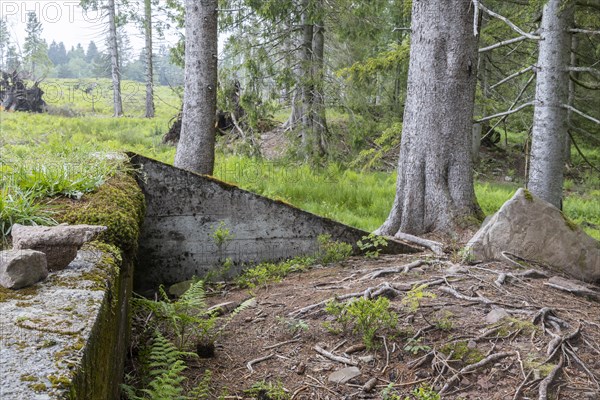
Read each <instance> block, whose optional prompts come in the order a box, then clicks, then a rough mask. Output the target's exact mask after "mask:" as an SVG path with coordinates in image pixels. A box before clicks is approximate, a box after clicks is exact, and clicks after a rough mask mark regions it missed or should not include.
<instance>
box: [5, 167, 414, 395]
mask: <svg viewBox="0 0 600 400" xmlns="http://www.w3.org/2000/svg"><path fill="white" fill-rule="evenodd" d="M130 156H132V163H133V165H134V166H135V167H137V168H138V169H139V175H138V183H139V185H140V187H141V189H142V191H143V194H144V195H145V201H146V210H147V211H146V215H145V219H144V221H143V226H142V229H141V234H140V235H139V248H138V249H137V251H136V246H135V242H136V239H137V238H138V235H137V229H132V230H131V232H130V233H131V237H129V236H127V237H126V238H123V237H122V235H120V233H122V229H123V226H122V224H121V223H120V222H121V220H124V221H129V220H131V221H133V222H132V223H135V222H136V221H137V222H141V217H142V216H143V214H144V211H143V209H144V207H143V198H142V193H141V192H140V188H138V187H137V185H136V184H135V182H134V181H133V179H132V178H131V177H129V179H130V180H131V183H132V185H133V187H135V189H136V191H137V193H138V195H139V204H138V203H136V202H131V203H132V204H127V205H123V206H122V208H119V207H118V202H117V201H116V200H115V199H114V198H113V197H109V201H114V202H115V203H114V204H112V203H111V204H110V205H109V209H110V211H111V212H113V213H114V214H119V213H127V214H128V215H129V214H139V215H138V216H139V218H137V217H136V218H131V219H127V218H125V219H120V220H119V221H117V222H118V223H115V221H114V220H116V217H115V215H113V214H110V213H108V214H106V215H107V217H106V218H104V216H105V213H99V212H98V210H96V209H95V208H94V207H105V206H106V205H102V204H97V203H95V202H90V203H89V204H88V205H90V206H89V207H86V208H85V210H84V211H82V212H85V213H89V214H90V216H97V215H100V216H101V217H102V218H96V217H94V218H91V217H90V218H89V219H90V220H93V222H94V223H100V224H105V225H107V226H108V230H107V231H106V232H104V233H106V235H104V233H103V235H104V236H102V235H101V236H100V237H99V240H100V242H92V243H88V244H86V245H84V247H83V248H82V249H81V250H79V251H77V257H76V258H75V260H73V261H72V262H70V263H69V265H68V266H66V268H64V269H60V268H58V269H55V270H53V271H50V272H49V274H48V278H47V279H46V280H44V281H42V282H38V283H36V284H35V285H33V286H30V287H27V288H24V289H21V290H11V289H6V288H2V287H0V382H2V384H1V385H0V398H2V399H35V400H52V399H64V398H68V399H94V400H95V399H98V400H100V399H103V400H104V399H115V400H116V399H118V398H119V389H120V386H119V384H120V382H121V380H122V377H123V366H124V361H125V356H126V351H127V346H128V341H129V323H130V315H129V300H130V299H131V295H132V286H133V282H135V286H136V288H137V290H138V291H139V292H142V291H145V290H146V289H149V290H151V289H156V287H158V286H159V285H160V284H165V285H168V284H170V283H176V282H181V281H185V280H187V279H189V278H191V277H193V276H202V275H204V274H206V273H207V272H209V271H212V270H215V269H219V268H220V266H222V265H223V262H224V261H225V260H227V259H231V260H232V262H233V264H234V268H232V270H231V271H230V273H231V274H235V273H236V272H237V271H239V270H240V269H241V268H243V267H244V266H250V265H251V263H256V262H261V261H277V260H282V259H287V258H291V257H295V256H301V255H311V254H314V253H315V252H317V250H318V242H317V237H318V236H319V235H321V234H329V235H331V238H332V239H333V240H336V241H344V242H347V243H351V244H353V245H354V246H355V250H356V251H357V252H358V249H357V248H356V242H357V241H358V240H359V239H361V238H362V237H363V236H366V235H368V232H365V231H362V230H359V229H355V228H352V227H348V226H346V225H343V224H340V223H337V222H335V221H332V220H329V219H326V218H321V217H318V216H316V215H313V214H310V213H308V212H305V211H302V210H300V209H297V208H295V207H292V206H290V205H288V204H285V203H283V202H280V201H274V200H270V199H267V198H265V197H263V196H259V195H256V194H253V193H250V192H247V191H244V190H241V189H239V188H237V187H235V186H233V185H230V184H227V183H224V182H221V181H219V180H217V179H214V178H211V177H206V176H201V175H197V174H194V173H191V172H187V171H183V170H180V169H177V168H174V167H172V166H169V165H166V164H163V163H160V162H158V161H154V160H150V159H148V158H145V157H141V156H139V155H130ZM121 190H122V192H119V193H120V194H119V195H126V196H131V194H130V193H129V192H128V191H126V190H125V189H121ZM98 192H101V189H100V190H99V191H98ZM110 193H111V194H114V192H110ZM91 196H93V195H91ZM102 198H105V197H102ZM125 203H128V202H125ZM102 210H104V209H102ZM83 217H85V216H83ZM82 219H83V220H86V221H87V220H88V219H86V218H82ZM111 223H112V224H113V225H114V226H112V225H111ZM219 227H221V228H222V229H224V230H227V231H229V233H230V235H231V239H232V240H231V241H226V242H224V243H218V241H217V240H215V238H214V234H215V231H216V230H218V229H219ZM136 228H137V226H136ZM98 229H100V228H98ZM17 230H18V229H17ZM42 230H43V229H42ZM101 230H104V229H101ZM17 233H18V232H17ZM17 236H18V235H17ZM86 238H87V236H86ZM89 238H91V237H89ZM89 238H88V239H89ZM17 239H18V238H17ZM129 239H132V241H131V243H130V240H129ZM16 242H19V243H21V241H20V239H19V240H16ZM38 245H40V246H42V245H43V243H41V244H40V243H36V246H38ZM130 245H131V246H130ZM78 246H79V245H78ZM78 246H77V247H78ZM42 247H43V246H42ZM36 248H37V247H36ZM76 250H77V248H75V249H74V250H73V251H76ZM19 251H25V250H19ZM385 251H386V252H389V253H409V252H416V251H418V250H417V249H415V248H413V247H411V246H410V245H407V244H404V243H402V242H398V241H390V242H389V245H388V247H387V248H386V249H385ZM134 263H135V274H134Z"/></svg>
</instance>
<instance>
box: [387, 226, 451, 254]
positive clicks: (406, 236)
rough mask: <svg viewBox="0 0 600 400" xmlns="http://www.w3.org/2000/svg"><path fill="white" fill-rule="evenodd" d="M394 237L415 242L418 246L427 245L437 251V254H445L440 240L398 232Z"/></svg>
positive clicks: (426, 246)
mask: <svg viewBox="0 0 600 400" xmlns="http://www.w3.org/2000/svg"><path fill="white" fill-rule="evenodd" d="M394 238H396V239H400V240H404V241H406V242H410V243H414V244H416V245H418V246H421V247H425V248H427V249H429V250H431V251H433V252H434V253H435V255H437V256H442V255H444V245H443V244H442V243H440V242H435V241H433V240H428V239H423V238H420V237H418V236H413V235H411V234H408V233H403V232H398V233H396V234H395V235H394Z"/></svg>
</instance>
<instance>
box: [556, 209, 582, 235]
mask: <svg viewBox="0 0 600 400" xmlns="http://www.w3.org/2000/svg"><path fill="white" fill-rule="evenodd" d="M560 215H561V216H562V217H563V219H564V220H565V224H566V225H567V228H569V229H570V230H572V231H573V232H577V231H578V230H579V226H577V224H576V223H575V222H573V221H571V219H569V217H567V216H566V215H565V213H563V212H562V211H561V212H560Z"/></svg>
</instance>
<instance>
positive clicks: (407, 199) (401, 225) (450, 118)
mask: <svg viewBox="0 0 600 400" xmlns="http://www.w3.org/2000/svg"><path fill="white" fill-rule="evenodd" d="M476 76H477V37H476V36H475V35H474V34H473V7H472V5H471V2H470V1H468V0H428V1H414V2H413V9H412V36H411V52H410V63H409V72H408V93H407V100H406V108H405V112H404V124H403V130H402V141H401V149H400V160H399V162H398V181H397V187H396V198H395V201H394V205H393V206H392V210H391V212H390V215H389V216H388V218H387V220H386V221H385V223H384V224H383V225H382V226H381V227H380V228H379V229H378V233H380V234H385V235H392V236H393V235H395V234H396V233H398V232H404V233H409V234H415V235H418V234H422V233H426V232H432V231H440V232H448V231H450V230H452V229H454V228H455V227H456V226H458V225H462V223H469V222H470V221H471V220H473V217H479V216H480V215H479V214H480V210H479V207H478V205H477V203H476V200H475V193H474V189H473V171H472V166H473V162H472V158H471V139H472V125H473V123H472V119H473V104H474V99H475V85H476Z"/></svg>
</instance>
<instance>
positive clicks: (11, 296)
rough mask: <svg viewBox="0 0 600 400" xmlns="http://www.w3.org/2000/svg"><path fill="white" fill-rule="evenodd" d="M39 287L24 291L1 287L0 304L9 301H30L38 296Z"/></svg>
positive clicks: (34, 286) (30, 287) (28, 288)
mask: <svg viewBox="0 0 600 400" xmlns="http://www.w3.org/2000/svg"><path fill="white" fill-rule="evenodd" d="M37 291H38V286H37V285H33V286H29V287H27V288H24V289H19V290H12V289H6V288H3V287H0V303H3V302H6V301H9V300H30V299H31V298H32V297H33V296H35V295H37Z"/></svg>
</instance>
